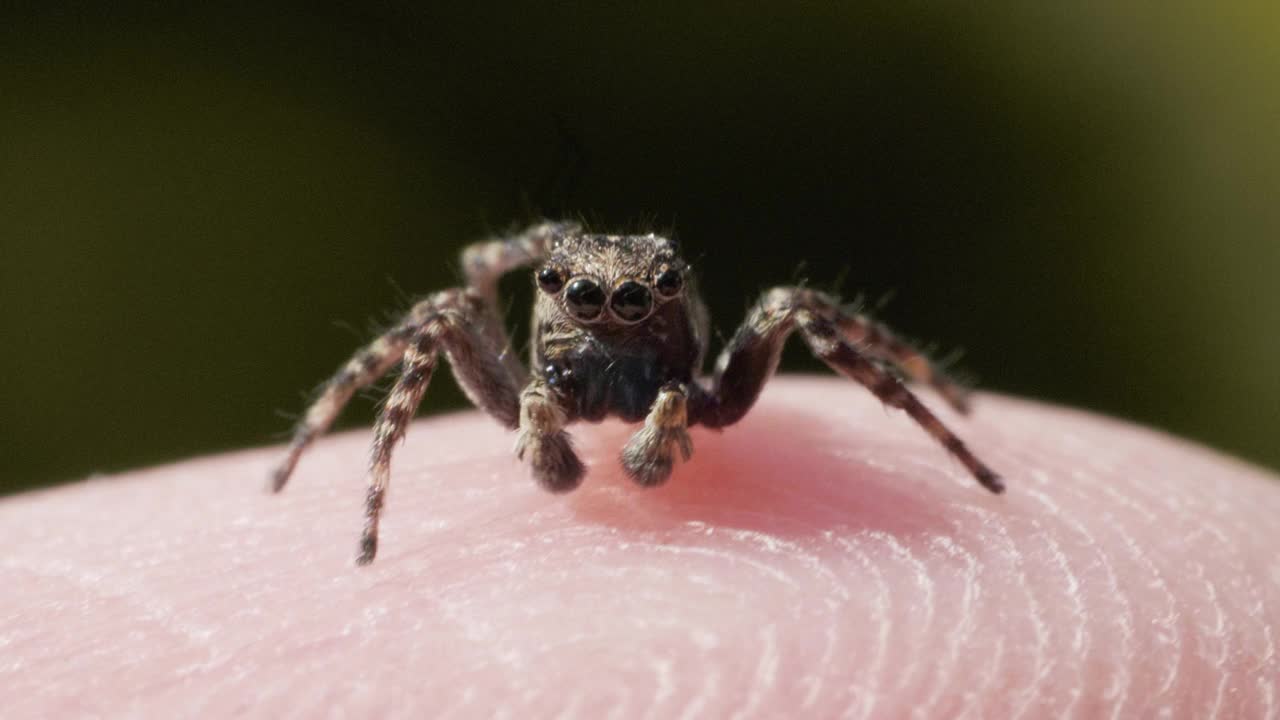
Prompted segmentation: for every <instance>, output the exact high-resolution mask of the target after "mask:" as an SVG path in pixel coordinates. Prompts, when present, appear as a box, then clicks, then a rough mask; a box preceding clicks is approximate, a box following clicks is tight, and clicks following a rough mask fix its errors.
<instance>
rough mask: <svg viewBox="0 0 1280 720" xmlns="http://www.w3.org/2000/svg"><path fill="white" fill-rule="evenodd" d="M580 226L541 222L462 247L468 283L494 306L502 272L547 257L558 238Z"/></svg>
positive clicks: (503, 273) (576, 230)
mask: <svg viewBox="0 0 1280 720" xmlns="http://www.w3.org/2000/svg"><path fill="white" fill-rule="evenodd" d="M580 229H581V226H579V225H578V224H577V223H571V222H542V223H538V224H536V225H532V226H530V227H528V228H526V229H525V230H523V231H521V232H519V233H517V234H515V235H512V236H510V237H505V238H500V239H497V240H486V241H482V242H478V243H474V244H472V245H468V246H467V247H465V248H463V250H462V270H463V272H464V273H466V277H467V286H468V287H470V288H472V289H474V290H475V291H476V292H477V293H479V294H480V296H481V297H483V298H484V299H485V301H486V302H488V303H489V305H490V306H491V307H493V306H496V304H497V293H498V280H499V278H501V277H502V276H503V275H506V274H507V273H509V272H511V271H512V270H516V269H518V268H521V267H524V266H526V265H529V264H531V263H534V262H537V261H538V260H539V259H541V258H542V257H544V256H546V254H547V252H548V251H549V250H550V248H551V244H552V242H553V241H554V240H555V238H557V237H559V236H561V235H567V234H572V233H575V232H578V231H579V230H580Z"/></svg>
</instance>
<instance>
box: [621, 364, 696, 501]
mask: <svg viewBox="0 0 1280 720" xmlns="http://www.w3.org/2000/svg"><path fill="white" fill-rule="evenodd" d="M688 401H689V390H688V388H687V387H686V386H685V385H683V384H680V383H670V384H668V385H666V386H665V387H663V388H662V390H661V391H659V392H658V398H657V399H656V400H654V402H653V407H652V408H650V409H649V415H648V417H646V418H645V420H644V427H642V428H640V429H639V430H637V431H636V433H635V434H634V435H632V436H631V439H630V440H628V441H627V445H626V447H624V448H623V449H622V467H623V469H624V470H626V471H627V474H628V475H630V476H631V479H632V480H634V481H636V482H637V483H638V484H640V485H643V486H645V487H653V486H655V485H661V484H662V483H664V482H666V480H667V478H668V477H670V476H671V471H672V469H674V467H675V459H676V451H679V452H680V456H681V458H682V459H684V460H688V459H689V458H690V457H691V456H692V455H693V440H691V439H690V438H689V431H688V427H689V413H688Z"/></svg>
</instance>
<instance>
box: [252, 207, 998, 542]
mask: <svg viewBox="0 0 1280 720" xmlns="http://www.w3.org/2000/svg"><path fill="white" fill-rule="evenodd" d="M462 263H463V268H464V271H465V273H466V280H467V283H466V286H465V287H462V288H456V289H452V290H445V291H443V292H439V293H436V294H435V295H432V296H431V297H429V298H427V299H426V300H423V301H422V302H419V303H417V304H416V305H414V306H413V308H412V309H411V310H410V311H409V313H408V314H407V315H406V316H405V317H404V319H403V320H402V321H400V323H399V324H397V325H395V326H394V327H392V328H391V329H390V330H389V331H387V332H386V333H384V334H383V335H382V336H381V337H379V338H377V339H376V340H374V341H373V343H371V344H370V345H368V346H367V347H365V348H363V349H361V350H360V351H359V352H357V353H356V354H355V356H354V357H352V358H351V360H350V361H348V362H347V364H346V365H344V366H343V367H342V369H340V370H339V371H338V372H337V374H335V375H334V376H333V377H332V378H331V379H330V380H329V382H328V383H327V384H326V385H325V386H324V389H323V391H322V393H321V394H320V397H319V398H318V399H317V400H316V401H315V402H314V403H313V404H312V405H311V407H310V409H308V411H307V414H306V416H305V417H304V418H303V420H302V422H300V423H299V424H298V428H297V430H296V432H295V434H294V437H293V441H292V442H291V444H290V446H289V451H288V455H287V456H286V457H285V458H284V459H283V461H282V462H281V463H280V465H279V467H277V468H276V470H275V472H274V474H273V476H272V483H271V486H272V489H273V490H275V491H279V490H281V489H282V488H283V487H284V485H285V483H286V482H287V481H288V479H289V475H290V474H291V473H292V472H293V468H294V466H295V465H296V464H297V462H298V458H299V456H301V454H302V452H303V451H304V450H306V448H307V447H308V446H309V445H310V444H311V443H312V442H313V441H314V440H315V439H316V438H317V437H318V436H320V435H321V434H322V433H324V431H325V430H327V429H328V428H329V426H330V425H331V424H332V423H333V421H334V419H335V418H336V417H337V415H338V413H339V412H340V411H341V410H342V407H343V406H344V405H346V403H347V401H348V400H350V399H351V396H352V395H353V394H354V393H355V392H356V391H357V390H359V389H360V388H362V387H364V386H366V385H369V384H370V383H372V382H374V381H375V380H377V379H378V378H379V377H381V376H382V375H384V374H385V373H387V372H388V371H390V370H391V369H392V368H393V367H394V366H395V365H396V364H397V363H399V364H401V365H402V368H403V369H402V372H401V374H400V378H399V380H398V381H397V382H396V384H395V387H394V388H393V389H392V391H391V394H390V396H389V397H388V398H387V401H386V404H385V405H384V406H383V408H382V412H381V415H380V417H379V419H378V423H377V426H376V428H375V432H374V441H373V453H372V459H371V463H370V468H369V489H368V495H367V497H366V502H365V525H364V533H363V536H362V537H361V541H360V554H359V557H358V562H359V563H360V564H366V563H368V562H370V561H372V560H373V557H374V554H375V553H376V552H377V548H378V516H379V513H380V511H381V508H382V502H383V498H384V496H385V493H386V488H387V481H388V479H389V476H390V468H391V451H392V448H394V447H395V445H396V443H397V442H398V441H399V440H400V439H401V438H402V437H403V436H404V433H405V429H406V428H407V427H408V425H409V422H410V420H411V419H412V418H413V414H414V412H415V411H416V410H417V407H418V404H419V402H420V401H421V400H422V395H423V393H424V392H425V391H426V389H427V383H428V382H430V380H431V373H432V371H434V370H435V366H436V361H437V359H438V357H439V354H440V353H441V352H444V354H445V355H446V356H447V357H448V358H449V361H450V363H451V365H452V367H453V372H454V375H455V376H456V377H457V379H458V383H459V385H461V386H462V388H463V390H464V391H465V392H466V394H467V396H468V397H469V398H470V399H471V401H472V402H474V403H475V404H476V406H477V407H479V408H480V409H481V410H483V411H484V412H486V413H488V414H489V415H490V416H492V417H493V418H494V419H496V420H497V421H498V422H500V423H502V424H503V425H505V426H506V427H508V428H510V429H511V430H515V431H517V432H518V436H517V438H518V439H517V442H516V454H517V455H518V456H519V457H521V458H525V459H527V460H528V461H529V464H530V466H531V468H532V470H533V476H534V477H535V478H536V479H537V481H538V482H539V483H540V484H541V485H542V486H543V487H544V488H546V489H548V490H551V491H553V492H565V491H568V490H572V489H573V488H575V487H577V486H578V484H579V483H580V482H581V481H582V476H583V473H584V468H583V465H582V462H581V461H580V460H579V459H578V456H577V455H576V454H574V451H573V448H572V446H571V445H570V442H569V435H568V434H567V433H566V432H565V428H566V427H567V426H568V425H569V424H571V423H573V422H576V421H579V420H585V421H588V422H595V421H599V420H602V419H604V418H606V417H610V416H613V417H619V418H621V419H623V420H626V421H629V422H641V421H643V426H642V427H641V428H640V429H639V430H637V431H636V432H635V434H634V435H632V437H631V439H630V440H629V441H628V442H627V444H626V446H625V447H624V448H623V449H622V466H623V467H624V468H625V469H626V472H627V474H628V475H629V476H630V477H631V478H632V479H633V480H635V481H636V482H637V483H639V484H640V485H644V486H653V485H658V484H660V483H662V482H663V481H665V480H666V479H667V478H668V477H669V476H670V475H671V471H672V468H673V467H674V465H675V461H676V456H677V455H679V456H680V457H681V458H682V459H684V460H688V459H689V457H690V456H691V454H692V452H693V444H692V442H691V441H690V439H689V433H688V428H689V427H691V426H694V425H699V424H701V425H705V426H707V427H712V428H721V427H725V426H727V425H732V424H733V423H735V422H737V421H738V420H740V419H741V418H742V417H743V416H744V415H746V413H747V411H748V410H750V409H751V406H752V405H753V404H754V403H755V401H756V398H757V397H759V395H760V390H761V388H763V387H764V384H765V382H766V381H767V380H768V379H769V377H770V376H771V375H773V372H774V370H775V369H776V368H777V366H778V358H779V356H780V355H781V353H782V346H783V344H784V343H785V342H786V340H787V338H788V337H789V336H790V335H791V333H792V331H799V333H800V336H801V337H802V338H803V339H804V341H805V342H806V343H807V344H808V346H809V348H810V349H811V350H812V351H813V353H814V354H815V355H816V356H818V357H819V358H821V359H822V360H823V361H824V362H826V364H827V365H829V366H830V367H831V368H832V369H834V370H835V371H836V372H839V373H841V374H843V375H846V376H848V377H849V378H852V379H853V380H856V381H858V382H860V383H862V384H863V385H864V386H866V387H867V388H868V389H869V390H870V391H871V392H872V393H874V394H875V395H876V397H878V398H880V400H881V401H883V402H884V403H885V404H886V405H890V406H892V407H896V408H901V409H902V410H904V411H906V412H907V414H908V415H910V416H911V418H912V419H913V420H915V421H916V422H917V423H919V424H920V426H921V427H923V428H924V429H925V431H927V432H928V433H929V434H930V435H932V436H933V437H934V438H935V439H936V440H937V441H938V442H940V443H941V444H942V445H943V447H945V448H946V449H947V451H949V452H950V453H951V454H952V455H953V456H955V457H956V458H957V459H958V460H960V462H961V463H963V464H964V466H965V467H966V468H967V469H968V470H969V472H970V473H972V474H973V476H974V477H975V478H977V480H978V482H979V483H981V484H982V485H983V487H985V488H987V489H988V490H991V491H992V492H997V493H998V492H1001V491H1002V490H1003V489H1004V485H1003V483H1002V482H1001V481H1000V479H999V477H998V476H997V475H996V474H995V473H994V472H992V471H991V470H990V469H989V468H988V467H987V466H986V465H984V464H983V463H982V462H981V461H980V460H978V459H977V458H976V457H975V456H974V455H973V454H972V453H971V452H970V451H969V450H968V448H966V447H965V445H964V443H963V442H961V440H960V438H958V437H956V435H955V434H954V433H952V432H951V431H950V430H948V429H947V427H946V426H945V425H943V424H942V422H941V421H940V420H939V419H938V418H937V417H936V416H934V414H933V413H932V412H930V411H929V410H928V408H926V407H925V406H924V405H923V404H922V403H921V402H920V400H919V399H917V398H916V396H915V394H913V393H912V392H911V391H910V390H909V389H908V388H907V386H906V385H904V384H903V383H902V381H900V380H899V379H898V376H897V375H895V374H893V373H891V372H889V371H888V370H886V369H885V368H884V367H882V364H888V365H892V366H894V367H896V368H897V370H898V371H900V372H901V373H902V374H904V375H905V376H907V377H908V378H910V379H912V380H915V381H918V382H922V383H926V384H929V385H931V386H932V387H934V388H935V389H936V390H937V391H939V392H940V393H941V395H942V396H943V397H944V398H945V399H946V400H947V401H948V402H949V403H950V404H951V405H952V406H953V407H955V408H956V409H958V410H960V411H962V412H963V411H966V410H967V404H966V400H965V394H964V392H963V390H962V389H961V388H960V387H958V386H957V385H955V384H953V383H951V382H950V381H948V380H947V379H946V378H945V377H944V376H943V375H942V374H941V373H940V372H938V370H937V369H936V368H935V367H934V366H933V365H931V364H930V363H929V361H928V360H926V359H925V357H924V356H923V355H922V354H920V353H919V352H917V351H916V350H915V349H913V348H912V347H910V346H909V345H907V344H906V343H904V342H902V341H900V340H898V339H897V338H896V337H894V335H893V334H892V333H891V332H890V331H889V330H888V329H887V328H885V327H884V326H883V325H880V324H878V323H876V322H874V321H872V320H870V319H869V318H867V317H866V316H864V315H861V314H859V313H856V312H853V311H850V310H848V309H847V308H845V307H842V306H841V305H840V303H839V301H838V300H837V299H836V298H833V297H831V296H829V295H826V294H823V293H821V292H817V291H815V290H810V289H806V288H799V287H779V288H774V289H772V290H769V291H768V292H766V293H765V294H764V295H763V296H762V297H761V298H760V300H759V302H757V303H756V305H755V306H754V307H753V308H752V309H751V311H750V313H749V314H748V315H747V319H746V321H745V322H743V324H742V326H741V327H740V328H738V331H737V332H736V333H735V334H734V335H733V337H732V339H730V341H729V343H728V345H727V346H726V347H725V349H724V352H722V353H721V355H720V357H719V359H718V360H717V361H716V363H715V368H714V372H713V374H712V376H711V378H710V379H709V380H708V381H706V382H705V383H704V382H703V381H702V380H700V379H699V377H698V373H699V371H700V369H701V368H702V365H703V358H704V355H705V354H706V351H707V335H708V316H707V312H706V308H705V306H704V305H703V303H702V300H701V298H699V297H698V294H697V291H696V288H695V283H694V278H693V276H692V275H691V273H690V268H689V266H688V265H687V264H686V263H685V262H684V261H683V260H682V259H681V258H680V256H679V254H678V251H677V248H676V246H675V243H674V242H673V241H671V240H668V239H666V238H663V237H661V236H658V235H652V234H650V235H630V236H617V235H598V234H590V233H586V232H584V231H583V229H582V228H581V227H580V226H579V225H577V224H574V223H542V224H539V225H535V226H533V227H530V228H529V229H527V230H525V231H524V232H523V233H520V234H518V235H515V236H513V237H510V238H505V239H500V240H493V241H489V242H482V243H477V244H475V245H472V246H470V247H468V248H466V250H464V251H463V253H462ZM530 265H534V266H536V269H535V270H534V274H533V278H534V283H535V285H536V287H537V291H536V295H537V300H536V302H535V305H534V310H533V342H532V351H531V355H532V357H531V361H532V365H531V367H532V372H530V371H529V370H527V369H526V368H525V367H524V366H523V365H522V364H521V363H520V361H519V359H518V358H516V356H515V355H514V354H513V353H511V352H509V342H508V340H507V335H506V331H505V329H504V327H503V321H502V318H501V316H500V315H499V312H498V307H499V305H498V301H497V285H498V279H499V278H500V277H501V276H502V275H504V274H505V273H507V272H510V271H512V270H515V269H517V268H520V267H525V266H530Z"/></svg>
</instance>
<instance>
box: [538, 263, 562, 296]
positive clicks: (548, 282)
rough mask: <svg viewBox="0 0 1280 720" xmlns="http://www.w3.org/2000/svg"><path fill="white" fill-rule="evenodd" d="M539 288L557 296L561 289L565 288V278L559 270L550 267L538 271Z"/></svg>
mask: <svg viewBox="0 0 1280 720" xmlns="http://www.w3.org/2000/svg"><path fill="white" fill-rule="evenodd" d="M538 287H540V288H542V291H543V292H545V293H549V294H551V295H555V294H556V293H558V292H560V288H562V287H564V276H563V275H561V274H560V271H559V270H557V269H556V268H553V267H551V266H550V265H548V266H547V267H544V268H542V269H541V270H539V271H538Z"/></svg>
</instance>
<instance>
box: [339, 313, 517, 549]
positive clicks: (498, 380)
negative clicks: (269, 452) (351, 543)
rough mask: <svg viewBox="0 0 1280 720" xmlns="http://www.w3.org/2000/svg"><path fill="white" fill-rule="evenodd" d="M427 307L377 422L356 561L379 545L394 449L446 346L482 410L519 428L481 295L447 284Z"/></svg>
mask: <svg viewBox="0 0 1280 720" xmlns="http://www.w3.org/2000/svg"><path fill="white" fill-rule="evenodd" d="M426 304H427V309H426V310H424V312H423V317H422V320H421V323H420V325H419V327H418V328H417V329H416V331H415V332H414V334H413V336H412V339H411V340H410V341H409V343H408V346H407V347H406V349H405V352H404V370H403V372H402V373H401V375H400V378H399V380H397V381H396V384H395V387H394V388H393V389H392V390H391V394H390V395H389V396H388V397H387V401H386V404H385V405H383V408H382V412H381V413H380V415H379V417H378V424H377V425H376V426H375V428H374V438H373V450H372V452H371V453H370V459H369V489H368V494H367V495H366V497H365V523H364V532H363V534H362V535H361V538H360V554H359V556H358V558H357V562H358V563H359V564H361V565H367V564H368V563H370V562H372V561H373V558H374V555H375V554H376V553H377V550H378V519H379V517H380V514H381V511H382V506H383V501H384V499H385V496H386V490H387V483H388V481H389V480H390V477H391V453H392V451H393V450H394V448H395V445H396V443H397V442H399V441H400V440H401V439H403V438H404V434H405V431H406V430H407V429H408V427H409V423H410V422H411V421H412V420H413V415H414V413H415V412H416V411H417V409H418V405H419V404H420V403H421V402H422V397H423V394H424V393H425V392H426V390H427V385H428V383H429V382H430V381H431V374H432V372H433V371H434V370H435V365H436V358H437V356H438V354H439V353H440V352H444V353H445V355H446V356H447V357H448V358H449V363H450V365H451V367H452V368H453V373H454V376H455V377H456V378H457V379H458V384H459V385H461V386H462V388H463V390H464V391H465V392H466V394H467V396H468V397H470V398H471V401H472V402H474V403H475V404H476V405H477V406H478V407H479V408H480V409H481V410H483V411H484V412H486V413H488V414H489V415H490V416H492V417H493V418H494V419H496V420H498V421H499V422H501V423H502V424H503V425H505V426H506V427H507V428H509V429H515V428H516V426H517V423H518V422H519V417H520V396H519V385H518V384H517V382H518V380H517V379H516V378H514V377H512V376H511V373H509V372H508V371H507V368H506V366H505V365H504V364H503V362H502V359H501V356H500V351H499V349H498V348H495V347H494V345H493V342H492V341H491V340H490V338H489V333H488V332H486V329H487V326H486V321H487V319H488V318H487V315H486V314H485V313H484V311H483V305H482V301H481V300H480V298H479V297H478V296H476V295H475V294H473V293H472V292H470V291H464V290H446V291H444V292H441V293H437V294H436V295H435V296H433V297H432V298H431V299H430V300H427V301H426Z"/></svg>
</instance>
